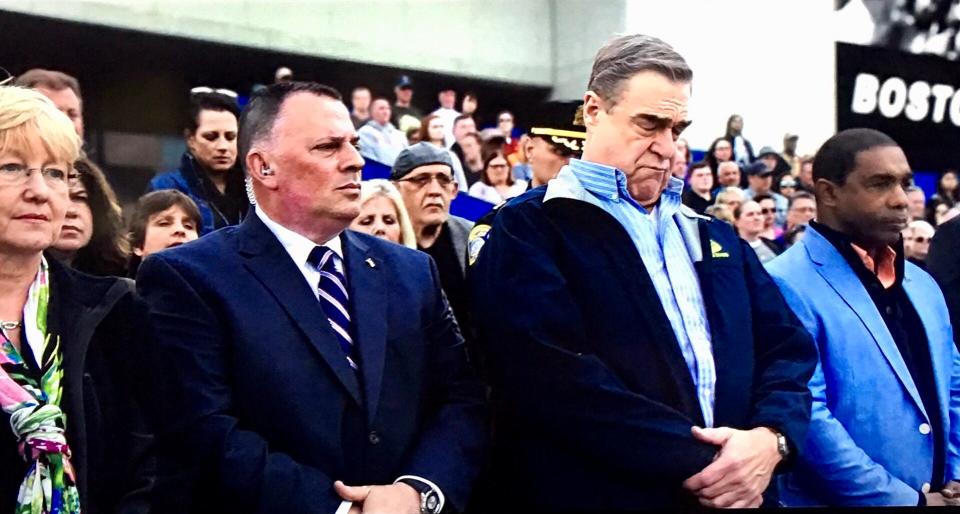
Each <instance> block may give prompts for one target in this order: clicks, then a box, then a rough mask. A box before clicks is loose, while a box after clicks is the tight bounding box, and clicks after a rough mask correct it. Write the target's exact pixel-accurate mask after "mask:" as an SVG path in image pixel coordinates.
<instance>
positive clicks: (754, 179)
mask: <svg viewBox="0 0 960 514" xmlns="http://www.w3.org/2000/svg"><path fill="white" fill-rule="evenodd" d="M747 181H748V182H749V183H750V189H752V190H753V191H754V192H757V193H766V192H769V191H770V188H771V187H772V186H773V175H750V177H749V178H748V179H747Z"/></svg>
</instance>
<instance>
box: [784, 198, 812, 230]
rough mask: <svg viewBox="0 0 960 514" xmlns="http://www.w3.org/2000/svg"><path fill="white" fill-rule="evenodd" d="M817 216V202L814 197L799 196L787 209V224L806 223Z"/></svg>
mask: <svg viewBox="0 0 960 514" xmlns="http://www.w3.org/2000/svg"><path fill="white" fill-rule="evenodd" d="M816 218H817V202H816V201H815V200H814V199H813V198H797V199H796V200H794V201H793V204H792V205H791V206H790V210H789V211H787V225H788V226H790V227H795V226H797V225H806V224H807V223H810V222H811V221H812V220H814V219H816Z"/></svg>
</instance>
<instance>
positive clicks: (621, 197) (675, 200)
mask: <svg viewBox="0 0 960 514" xmlns="http://www.w3.org/2000/svg"><path fill="white" fill-rule="evenodd" d="M682 190H683V181H682V180H680V179H678V178H674V177H671V178H670V183H669V184H668V185H667V189H666V190H665V191H664V192H663V195H661V197H660V203H659V205H658V206H657V207H655V208H654V209H653V213H652V214H651V213H649V212H648V211H647V210H646V209H644V208H643V207H642V206H641V205H640V204H638V203H637V202H636V201H635V200H634V199H633V198H632V197H631V196H630V194H629V192H628V190H627V177H626V175H624V173H623V172H622V171H620V170H618V169H616V168H613V167H610V166H605V165H602V164H597V163H593V162H588V161H582V160H578V159H570V165H569V166H565V167H564V168H563V169H562V170H561V171H560V174H559V175H558V176H557V178H556V179H555V180H553V181H551V182H550V184H549V185H548V189H547V195H546V197H545V199H544V200H545V201H549V200H550V198H557V197H564V198H572V199H576V200H581V201H585V202H588V203H591V204H593V205H596V206H597V207H600V208H601V209H603V210H604V211H606V212H607V213H608V214H610V215H611V216H613V217H614V218H616V220H617V221H619V222H620V224H621V225H623V228H625V229H626V230H627V233H628V234H629V235H630V238H631V239H632V240H633V243H634V245H636V247H637V252H639V253H640V258H641V260H643V264H644V266H646V268H647V272H648V273H649V274H650V278H651V279H652V280H653V286H654V288H656V290H657V296H659V297H660V303H661V304H662V305H663V310H664V311H666V314H667V319H669V320H670V326H671V327H672V328H673V332H674V333H675V334H676V336H677V342H678V343H679V344H680V351H681V352H682V353H683V358H684V360H685V361H686V363H687V369H688V371H689V372H690V376H691V377H692V378H693V384H694V386H695V387H696V390H697V398H698V399H699V401H700V409H701V410H702V411H703V419H704V422H705V423H704V424H705V425H706V426H707V427H712V426H713V406H714V401H715V397H716V383H717V373H716V367H715V364H714V361H713V345H712V343H711V341H710V325H709V322H708V321H707V312H706V306H705V305H704V303H703V295H702V293H701V291H700V281H699V279H698V277H697V273H696V269H695V268H694V267H693V260H692V259H691V258H690V254H689V252H688V251H687V246H686V244H685V243H684V240H683V234H682V232H681V231H680V227H678V226H677V223H676V222H675V221H674V219H673V216H674V214H676V213H677V211H678V210H679V209H680V194H681V192H682Z"/></svg>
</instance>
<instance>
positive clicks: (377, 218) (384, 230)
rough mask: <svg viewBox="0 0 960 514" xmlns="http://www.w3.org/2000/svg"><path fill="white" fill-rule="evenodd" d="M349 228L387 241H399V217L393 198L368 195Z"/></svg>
mask: <svg viewBox="0 0 960 514" xmlns="http://www.w3.org/2000/svg"><path fill="white" fill-rule="evenodd" d="M350 228H352V229H353V230H356V231H358V232H364V233H366V234H370V235H372V236H376V237H379V238H382V239H386V240H387V241H393V242H394V243H397V244H399V243H400V217H399V215H398V214H397V207H396V206H395V205H394V204H393V200H391V199H389V198H387V197H386V196H383V195H375V196H372V197H370V199H369V200H367V201H366V203H364V204H363V206H362V207H361V208H360V215H359V216H357V217H356V219H354V220H353V223H351V224H350Z"/></svg>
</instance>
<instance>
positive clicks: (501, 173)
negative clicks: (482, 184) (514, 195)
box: [487, 156, 510, 186]
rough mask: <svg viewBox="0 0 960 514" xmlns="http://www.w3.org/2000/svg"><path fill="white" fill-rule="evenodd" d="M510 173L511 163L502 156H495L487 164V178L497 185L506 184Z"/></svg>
mask: <svg viewBox="0 0 960 514" xmlns="http://www.w3.org/2000/svg"><path fill="white" fill-rule="evenodd" d="M508 175H510V163H509V162H507V160H506V159H504V158H503V157H501V156H497V157H494V158H493V159H491V160H490V163H489V164H487V179H489V180H490V183H491V184H493V185H495V186H501V185H506V183H507V176H508Z"/></svg>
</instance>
